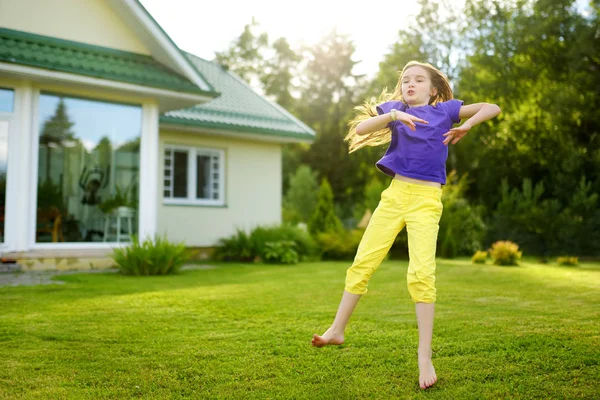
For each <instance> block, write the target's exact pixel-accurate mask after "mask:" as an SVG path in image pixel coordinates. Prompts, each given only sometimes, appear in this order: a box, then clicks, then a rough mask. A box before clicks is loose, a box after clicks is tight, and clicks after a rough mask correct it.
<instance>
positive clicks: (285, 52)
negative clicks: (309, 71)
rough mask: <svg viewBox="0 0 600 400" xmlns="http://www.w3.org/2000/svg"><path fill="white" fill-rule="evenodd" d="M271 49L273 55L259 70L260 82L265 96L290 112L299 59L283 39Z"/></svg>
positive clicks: (276, 42)
mask: <svg viewBox="0 0 600 400" xmlns="http://www.w3.org/2000/svg"><path fill="white" fill-rule="evenodd" d="M272 48H273V50H274V55H273V57H271V58H269V59H267V60H266V62H265V64H264V67H263V68H262V69H261V71H260V81H261V83H262V85H263V90H264V93H265V94H266V95H267V96H271V97H273V99H274V100H275V101H276V102H277V103H278V104H279V105H280V106H282V107H283V108H285V109H287V110H288V111H292V110H293V109H294V107H295V101H296V99H295V98H294V97H293V96H292V92H293V91H295V90H296V87H295V85H294V84H293V80H294V78H296V77H297V74H298V71H297V69H296V68H297V65H298V63H299V62H300V60H301V57H300V55H298V54H297V53H296V52H295V51H294V50H292V49H291V48H290V45H289V43H288V42H287V40H286V39H285V38H279V39H277V40H276V41H275V42H274V43H273V46H272Z"/></svg>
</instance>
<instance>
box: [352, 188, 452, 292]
mask: <svg viewBox="0 0 600 400" xmlns="http://www.w3.org/2000/svg"><path fill="white" fill-rule="evenodd" d="M442 209H443V206H442V189H441V188H438V187H434V186H426V185H422V184H416V183H408V182H405V181H401V180H398V179H393V180H392V183H391V184H390V186H389V187H388V188H387V189H386V190H384V191H383V192H382V193H381V201H380V202H379V205H378V206H377V208H376V209H375V212H374V213H373V216H372V217H371V220H370V221H369V225H368V226H367V229H366V231H365V233H364V235H363V237H362V239H361V242H360V245H359V246H358V250H357V252H356V256H355V258H354V263H353V264H352V266H351V267H350V268H349V269H348V271H347V273H346V287H345V289H346V291H347V292H350V293H354V294H365V293H366V292H367V285H368V283H369V280H370V279H371V276H372V275H373V273H374V272H375V270H376V269H377V268H378V267H379V265H380V264H381V262H382V261H383V259H384V258H385V256H386V255H387V253H388V251H389V250H390V247H392V244H393V243H394V240H395V239H396V236H397V235H398V233H400V231H401V230H402V228H404V226H406V231H407V234H408V255H409V259H410V261H409V263H408V274H407V283H408V291H409V293H410V295H411V297H412V300H413V301H414V302H415V303H433V302H435V294H436V293H435V266H436V265H435V251H436V242H437V236H438V231H439V222H440V217H441V216H442Z"/></svg>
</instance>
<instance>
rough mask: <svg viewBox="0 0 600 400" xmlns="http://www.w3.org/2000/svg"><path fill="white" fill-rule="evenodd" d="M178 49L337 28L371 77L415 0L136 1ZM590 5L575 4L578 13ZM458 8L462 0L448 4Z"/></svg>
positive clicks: (293, 40)
mask: <svg viewBox="0 0 600 400" xmlns="http://www.w3.org/2000/svg"><path fill="white" fill-rule="evenodd" d="M140 1H141V3H142V4H143V5H144V7H145V8H146V9H147V10H148V11H149V12H150V14H152V16H153V17H154V19H155V20H156V21H157V22H158V24H159V25H161V27H162V28H163V29H164V30H165V31H166V32H167V34H168V35H169V36H170V37H171V39H173V41H174V42H175V43H176V44H177V46H179V47H180V48H181V49H183V50H185V51H188V52H190V53H193V54H195V55H197V56H200V57H202V58H204V59H207V60H212V59H213V58H214V54H215V52H216V51H223V50H226V49H227V48H228V47H229V45H230V44H231V42H232V41H233V40H235V39H236V38H237V37H238V36H239V35H240V34H241V33H242V31H243V29H244V26H245V25H246V24H249V23H250V22H251V21H252V17H255V18H256V20H257V21H258V23H259V29H260V31H261V32H262V31H264V32H267V33H268V34H269V39H270V41H271V42H272V41H274V40H275V39H278V38H280V37H285V38H287V39H288V42H289V43H290V45H291V46H292V49H297V48H299V47H300V46H301V45H302V44H306V45H311V44H315V43H317V42H318V41H319V39H320V38H321V37H323V36H324V35H325V34H326V33H328V32H330V31H331V30H332V29H334V28H337V30H338V32H339V33H342V34H348V35H349V36H350V38H351V39H352V40H353V41H354V44H355V48H356V52H355V54H354V60H355V61H361V62H360V63H359V64H358V65H357V66H356V67H355V69H354V73H355V74H367V75H368V76H369V77H371V78H372V77H374V76H375V74H376V73H377V71H378V69H379V62H380V61H382V60H383V57H384V55H385V54H386V53H388V50H389V48H390V46H391V45H392V44H393V43H394V42H396V40H397V37H398V31H399V30H400V29H402V28H406V27H407V26H408V24H409V22H410V21H411V18H414V17H415V16H416V15H417V14H418V12H419V7H418V5H417V1H416V0H400V1H391V2H384V1H374V2H370V1H353V2H349V1H340V0H304V1H302V2H300V1H296V2H290V1H287V2H276V0H253V1H248V0H226V1H225V0H219V1H210V2H207V1H202V0H140ZM589 1H590V0H576V4H577V7H578V8H579V9H580V10H583V9H585V8H586V7H587V6H588V4H589ZM449 2H450V3H454V4H455V6H456V7H460V8H462V7H463V5H464V0H449Z"/></svg>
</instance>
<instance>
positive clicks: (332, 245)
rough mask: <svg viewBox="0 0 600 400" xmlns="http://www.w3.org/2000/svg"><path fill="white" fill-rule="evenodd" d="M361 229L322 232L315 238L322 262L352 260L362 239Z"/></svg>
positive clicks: (362, 232)
mask: <svg viewBox="0 0 600 400" xmlns="http://www.w3.org/2000/svg"><path fill="white" fill-rule="evenodd" d="M363 234H364V230H363V229H355V230H352V231H342V232H337V233H336V232H323V233H319V234H318V236H317V242H318V243H319V247H320V249H321V258H322V259H323V260H352V259H353V258H354V256H355V255H356V250H357V249H358V245H359V244H360V241H361V239H362V237H363Z"/></svg>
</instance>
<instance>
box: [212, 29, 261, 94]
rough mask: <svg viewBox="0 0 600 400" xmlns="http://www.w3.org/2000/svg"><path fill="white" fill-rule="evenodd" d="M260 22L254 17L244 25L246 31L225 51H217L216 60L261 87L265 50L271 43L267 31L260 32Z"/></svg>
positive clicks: (256, 86)
mask: <svg viewBox="0 0 600 400" xmlns="http://www.w3.org/2000/svg"><path fill="white" fill-rule="evenodd" d="M258 27H259V23H258V21H257V20H256V19H254V17H253V18H252V22H250V23H249V24H247V25H246V26H244V31H243V32H242V33H241V35H240V36H238V37H237V38H236V39H235V40H234V41H232V42H231V45H230V46H229V48H228V49H227V50H225V51H223V52H217V53H216V58H215V60H216V61H217V62H218V63H219V64H221V65H223V66H224V67H226V68H227V69H229V70H231V71H233V72H235V73H236V74H237V75H239V76H240V77H241V78H242V79H243V80H245V81H246V82H248V83H250V84H251V85H252V86H253V87H255V88H257V89H259V88H260V84H259V80H260V79H259V76H260V71H261V69H262V65H263V64H264V62H265V55H264V53H265V50H266V47H267V46H268V43H269V37H268V35H267V34H266V33H265V32H262V33H258V32H257V30H258Z"/></svg>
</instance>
